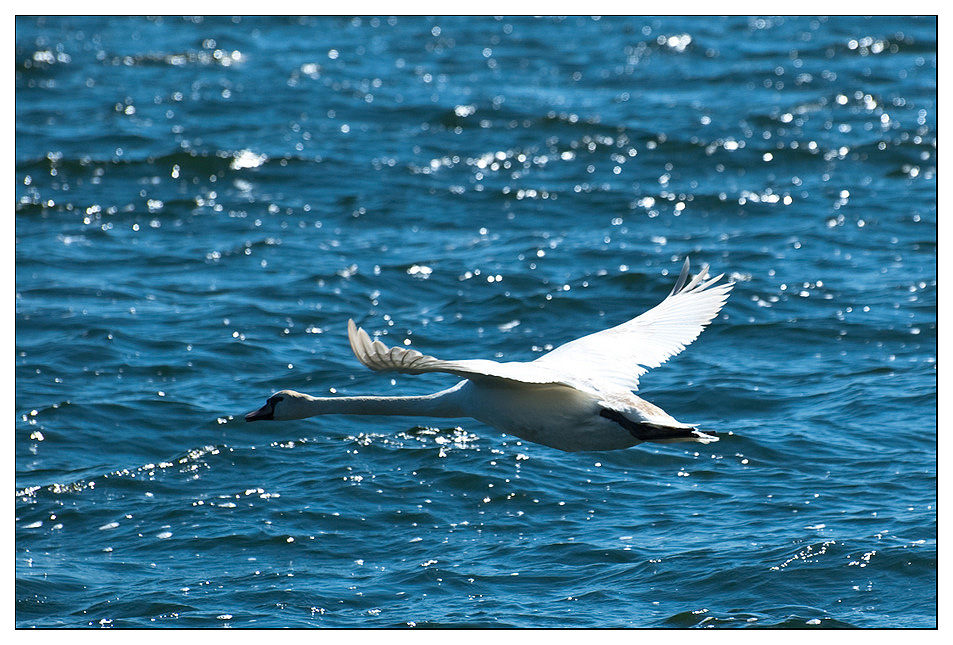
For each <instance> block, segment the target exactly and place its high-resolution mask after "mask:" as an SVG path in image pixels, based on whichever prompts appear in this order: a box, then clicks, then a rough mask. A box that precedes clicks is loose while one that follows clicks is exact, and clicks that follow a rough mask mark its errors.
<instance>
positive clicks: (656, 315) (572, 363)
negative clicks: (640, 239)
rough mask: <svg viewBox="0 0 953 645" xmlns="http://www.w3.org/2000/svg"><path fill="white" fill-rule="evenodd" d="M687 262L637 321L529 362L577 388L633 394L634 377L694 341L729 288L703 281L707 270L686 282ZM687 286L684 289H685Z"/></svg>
mask: <svg viewBox="0 0 953 645" xmlns="http://www.w3.org/2000/svg"><path fill="white" fill-rule="evenodd" d="M688 266H689V264H688V258H686V259H685V264H684V265H682V272H681V274H680V275H679V276H678V280H677V281H676V283H675V287H674V288H673V289H672V292H671V293H670V294H669V295H668V297H666V298H665V300H663V301H662V302H661V303H659V304H658V305H656V306H655V307H653V308H652V309H649V310H648V311H646V312H645V313H644V314H642V315H641V316H638V317H637V318H633V319H632V320H630V321H628V322H625V323H622V324H621V325H617V326H616V327H611V328H609V329H605V330H603V331H599V332H596V333H594V334H589V335H588V336H583V337H582V338H577V339H576V340H573V341H570V342H568V343H566V344H565V345H561V346H559V347H557V348H556V349H554V350H552V351H551V352H549V353H548V354H546V355H544V356H541V357H540V358H538V359H536V360H535V361H533V362H532V363H531V365H537V366H540V367H546V368H548V369H550V370H552V371H553V372H554V373H555V374H562V375H565V377H571V378H572V379H573V381H574V382H575V383H576V384H577V387H579V386H584V387H587V388H589V389H596V390H606V389H614V388H624V389H626V390H633V391H634V390H637V389H638V386H639V377H640V376H642V375H643V374H645V373H646V372H647V371H648V370H649V369H651V368H653V367H658V366H659V365H661V364H662V363H664V362H665V361H667V360H668V359H669V358H671V357H672V356H674V355H675V354H677V353H679V352H680V351H682V350H683V349H685V346H686V345H688V344H689V343H691V342H692V341H693V340H695V339H696V338H698V335H699V334H700V333H701V332H702V330H703V329H704V328H705V326H706V325H707V324H708V323H710V322H711V321H712V320H713V319H714V318H715V316H716V315H718V312H719V311H720V310H721V308H722V306H723V305H724V304H725V301H726V300H727V299H728V292H729V291H731V288H732V287H733V286H734V283H731V282H728V283H722V284H716V283H717V282H718V281H719V280H720V279H721V278H722V276H723V275H724V274H722V275H719V276H718V277H716V278H711V279H708V266H707V265H706V266H704V267H703V268H702V270H701V271H700V272H699V273H698V275H696V276H695V277H694V278H692V280H691V281H690V282H688ZM686 282H687V284H686Z"/></svg>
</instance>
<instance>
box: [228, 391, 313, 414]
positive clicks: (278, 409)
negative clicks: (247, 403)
mask: <svg viewBox="0 0 953 645" xmlns="http://www.w3.org/2000/svg"><path fill="white" fill-rule="evenodd" d="M310 399H311V397H310V396H308V395H307V394H302V393H301V392H295V391H294V390H282V391H281V392H278V393H276V394H273V395H271V398H269V399H268V400H267V401H266V402H265V405H263V406H261V407H260V408H258V409H257V410H255V411H254V412H249V413H248V414H246V415H245V421H290V420H291V419H303V418H305V417H309V416H311V415H313V414H314V412H310V413H309V412H307V411H306V410H305V405H304V404H305V403H306V402H307V401H308V400H310Z"/></svg>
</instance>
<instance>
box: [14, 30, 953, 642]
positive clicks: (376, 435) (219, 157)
mask: <svg viewBox="0 0 953 645" xmlns="http://www.w3.org/2000/svg"><path fill="white" fill-rule="evenodd" d="M936 51H937V38H936V19H935V18H931V17H928V18H917V19H914V18H903V17H889V18H866V19H862V18H855V17H834V18H826V19H824V18H797V19H792V18H763V19H760V18H759V19H755V18H750V19H749V18H743V17H732V18H712V17H703V18H699V17H672V18H602V19H599V20H597V19H592V18H565V19H550V18H541V19H532V18H502V19H496V18H490V17H483V18H439V19H429V18H422V17H420V18H409V17H398V18H380V19H377V18H374V19H370V18H361V19H349V18H309V19H297V18H263V19H250V18H244V19H231V18H206V19H178V18H161V19H160V18H153V19H145V18H116V17H113V18H110V17H90V18H73V17H59V18H18V19H17V21H16V53H15V57H16V198H17V202H16V205H15V213H16V215H15V219H16V421H15V436H16V440H15V448H16V490H15V496H16V625H17V626H19V627H34V626H35V627H60V626H63V627H85V626H90V627H150V626H157V627H225V626H232V627H282V626H288V627H392V626H393V627H401V626H417V627H424V626H439V627H676V628H683V627H794V628H803V627H812V626H814V627H819V628H825V627H851V626H852V627H934V626H936V624H937V605H936V597H937V548H936V538H937V506H936V499H937V480H936V471H937V453H936V430H937V423H936V420H937V413H936V406H937V370H936V356H937V343H936V338H937V336H936V312H937V271H936V266H937V264H936V262H937V211H936V194H937V181H936V158H937V149H936V141H937V139H936V137H937V116H936V114H937V112H936V105H937V101H936V90H937V66H936V60H937V56H936ZM686 256H690V257H691V259H692V262H693V264H695V265H700V264H702V263H708V264H711V266H712V270H713V272H714V273H721V272H725V273H726V274H727V275H728V276H730V278H731V279H732V280H734V281H735V282H736V286H735V289H734V292H733V294H732V296H731V298H730V299H729V301H728V303H727V305H726V307H725V309H724V310H723V312H722V314H721V315H719V316H718V318H717V319H716V320H715V321H714V322H713V323H712V325H711V326H710V327H709V329H708V330H707V331H705V332H704V333H703V334H702V335H701V336H700V337H699V339H698V340H697V341H696V342H695V343H694V344H693V345H691V346H690V347H689V348H688V349H687V350H686V351H685V352H684V353H682V354H680V355H679V356H677V357H676V358H675V359H674V360H672V361H670V362H669V363H667V364H665V365H664V366H662V367H660V368H658V369H656V370H653V371H651V372H649V373H648V374H646V375H644V376H643V377H642V379H641V390H640V392H639V393H640V395H642V396H643V397H645V398H646V399H648V400H650V401H652V402H654V403H656V404H658V405H660V406H661V407H662V408H664V409H665V410H667V411H668V412H670V413H671V414H672V415H674V416H675V417H676V418H678V419H680V420H682V421H690V422H693V423H698V424H700V426H701V427H703V428H705V429H711V430H715V431H717V432H718V433H719V434H720V436H721V441H720V442H718V443H713V444H710V445H704V446H703V445H700V444H674V445H667V446H664V445H653V444H642V445H640V446H636V447H634V448H631V449H628V450H620V451H613V452H590V453H585V452H583V453H562V452H559V451H556V450H553V449H550V448H546V447H544V446H540V445H535V444H531V443H528V442H524V441H520V440H518V439H515V438H514V437H511V436H505V435H501V434H500V433H499V432H497V431H495V430H493V429H492V428H489V427H487V426H484V425H481V424H480V423H478V422H476V421H469V420H459V421H457V420H433V419H412V418H401V417H364V418H361V417H319V418H316V419H310V420H304V421H296V422H287V423H272V424H268V423H256V424H246V423H245V422H244V421H243V415H244V413H246V412H248V411H249V410H252V409H254V408H257V407H258V406H260V405H261V404H262V403H263V402H264V400H265V398H266V397H267V396H269V395H270V394H271V393H272V392H274V391H276V390H278V389H282V388H292V389H296V390H300V391H305V392H309V393H311V394H315V395H328V394H329V393H332V392H333V393H337V394H368V393H381V394H396V393H424V392H428V391H434V390H437V389H441V388H444V387H449V386H450V385H452V384H453V382H454V380H453V378H452V377H449V376H441V375H427V376H417V377H414V376H397V377H394V378H391V376H389V375H382V374H377V373H373V372H371V371H369V370H367V369H365V368H363V367H362V366H361V365H359V364H358V362H357V361H356V359H355V358H354V357H353V356H352V355H351V352H350V349H349V347H348V344H347V339H346V333H345V325H346V321H347V319H348V318H354V319H355V321H357V322H358V323H359V324H361V325H362V326H364V327H365V328H366V329H368V330H370V331H379V332H380V333H382V334H383V339H384V340H385V341H387V342H390V343H398V344H404V345H406V344H410V346H412V347H414V348H417V349H419V350H421V351H424V352H427V353H432V354H434V355H436V356H439V357H446V358H480V357H483V358H505V359H506V360H528V359H532V358H533V357H535V356H538V355H539V354H540V352H543V351H545V350H546V348H548V347H550V346H554V345H558V344H560V343H562V342H565V341H568V340H571V339H572V338H575V337H576V336H579V335H582V334H584V333H589V332H592V331H596V330H598V329H601V328H604V327H607V326H609V325H613V324H617V323H619V322H622V321H624V320H627V319H628V318H630V317H632V316H634V315H636V314H638V313H641V312H642V311H644V310H645V309H647V308H648V307H650V306H652V305H654V304H655V303H656V302H658V301H659V300H661V299H662V298H663V297H664V296H665V295H666V294H667V293H668V291H669V290H670V289H671V286H672V284H673V282H674V279H675V277H676V275H677V272H678V270H679V268H680V265H681V262H682V261H683V260H684V258H685V257H686Z"/></svg>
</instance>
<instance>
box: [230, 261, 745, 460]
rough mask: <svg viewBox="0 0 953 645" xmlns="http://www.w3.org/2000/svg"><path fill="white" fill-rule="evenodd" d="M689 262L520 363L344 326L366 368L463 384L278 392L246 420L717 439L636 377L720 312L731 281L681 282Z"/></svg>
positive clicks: (550, 436) (551, 435)
mask: <svg viewBox="0 0 953 645" xmlns="http://www.w3.org/2000/svg"><path fill="white" fill-rule="evenodd" d="M688 267H689V264H688V259H687V258H686V259H685V264H684V265H683V266H682V271H681V274H680V275H679V276H678V280H677V281H676V283H675V287H674V288H673V289H672V291H671V293H669V295H668V296H667V297H666V298H665V299H664V300H663V301H662V302H661V303H659V304H658V305H656V306H655V307H653V308H652V309H649V310H648V311H646V312H645V313H643V314H642V315H641V316H638V317H636V318H633V319H632V320H630V321H628V322H625V323H622V324H621V325H618V326H616V327H612V328H610V329H605V330H603V331H599V332H596V333H594V334H590V335H588V336H583V337H582V338H578V339H576V340H574V341H571V342H568V343H566V344H565V345H562V346H560V347H557V348H556V349H554V350H552V351H551V352H549V353H548V354H544V355H543V356H541V357H539V358H537V359H536V360H534V361H531V362H528V363H518V362H509V363H499V362H497V361H491V360H484V359H468V360H455V361H444V360H440V359H437V358H434V357H432V356H427V355H425V354H421V353H420V352H418V351H416V350H413V349H404V348H402V347H391V348H388V347H387V346H385V345H384V344H383V343H382V342H380V341H379V340H371V338H370V337H369V336H368V335H367V332H365V331H364V330H363V329H359V328H357V327H355V325H354V322H353V321H351V320H349V321H348V329H347V331H348V338H349V339H350V341H351V349H353V350H354V354H355V355H356V356H357V358H358V360H360V361H361V363H363V364H364V365H366V366H367V367H369V368H371V369H372V370H379V371H393V372H402V373H405V374H422V373H424V372H447V373H450V374H454V375H456V376H459V377H461V378H463V379H464V380H463V381H460V382H459V383H457V384H456V385H454V386H453V387H451V388H450V389H447V390H443V391H441V392H437V393H435V394H429V395H425V396H344V397H330V398H329V397H313V396H309V395H307V394H301V393H300V392H295V391H293V390H282V391H281V392H278V393H277V394H275V395H273V396H272V397H271V398H269V399H268V402H267V403H265V405H264V406H262V407H261V408H260V409H259V410H256V411H254V412H251V413H249V414H248V415H247V416H246V417H245V419H246V421H262V420H276V421H282V420H288V419H303V418H306V417H311V416H315V415H318V414H389V415H401V416H422V417H448V418H460V417H472V418H474V419H477V420H479V421H482V422H483V423H486V424H487V425H491V426H493V427H494V428H497V429H498V430H500V431H502V432H505V433H506V434H511V435H515V436H517V437H519V438H521V439H525V440H527V441H533V442H535V443H541V444H544V445H547V446H551V447H553V448H558V449H560V450H567V451H577V450H614V449H617V448H628V447H630V446H634V445H635V444H638V443H641V442H643V441H657V442H672V441H698V442H701V443H708V442H711V441H718V437H717V436H715V435H714V433H711V432H703V431H701V430H698V429H697V428H696V427H695V426H694V425H692V424H688V423H681V422H679V421H676V420H675V419H674V418H672V417H671V416H670V415H668V414H667V413H665V412H664V411H663V410H662V409H661V408H659V407H657V406H655V405H652V404H651V403H649V402H648V401H645V400H643V399H641V398H639V397H637V396H636V395H635V394H633V393H632V392H633V391H634V390H637V389H638V385H639V377H640V376H641V375H642V374H644V373H645V372H647V371H648V370H649V369H650V368H653V367H658V366H659V365H660V364H662V363H663V362H664V361H666V360H668V359H669V358H671V357H672V356H674V355H675V354H677V353H679V352H680V351H682V350H683V349H685V346H686V345H688V344H689V343H691V342H692V341H693V340H695V339H696V338H697V337H698V334H700V333H701V332H702V330H703V329H704V328H705V326H706V325H707V324H708V323H710V322H711V321H712V320H713V319H714V317H715V316H716V315H717V314H718V312H719V311H720V310H721V308H722V306H723V305H724V304H725V301H726V300H727V299H728V293H729V291H731V288H732V287H733V286H734V283H731V282H729V283H722V284H716V283H717V282H718V281H719V280H720V279H721V278H722V276H723V275H724V274H722V275H719V276H718V277H716V278H712V279H708V267H707V266H705V267H704V268H702V270H701V272H699V273H698V275H696V276H695V277H694V278H693V279H692V280H691V282H688Z"/></svg>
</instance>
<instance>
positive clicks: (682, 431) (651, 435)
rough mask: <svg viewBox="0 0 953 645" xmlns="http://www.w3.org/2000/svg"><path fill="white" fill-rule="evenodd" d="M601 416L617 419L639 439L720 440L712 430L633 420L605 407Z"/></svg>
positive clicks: (708, 441) (704, 441)
mask: <svg viewBox="0 0 953 645" xmlns="http://www.w3.org/2000/svg"><path fill="white" fill-rule="evenodd" d="M599 416H602V417H605V418H606V419H609V420H610V421H615V422H616V423H618V424H619V425H620V426H622V427H623V428H625V429H626V430H628V431H629V434H631V435H632V436H633V437H635V438H636V439H638V440H639V441H652V442H655V443H676V442H679V441H696V442H698V443H712V442H714V441H718V435H717V434H716V433H714V432H712V431H710V430H699V429H698V428H696V427H695V426H693V425H688V424H684V425H682V426H680V427H679V426H663V425H659V424H656V423H646V422H639V421H633V420H632V419H630V418H628V417H626V416H625V415H623V414H622V413H621V412H618V411H617V410H612V409H609V408H603V409H602V410H600V411H599Z"/></svg>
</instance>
